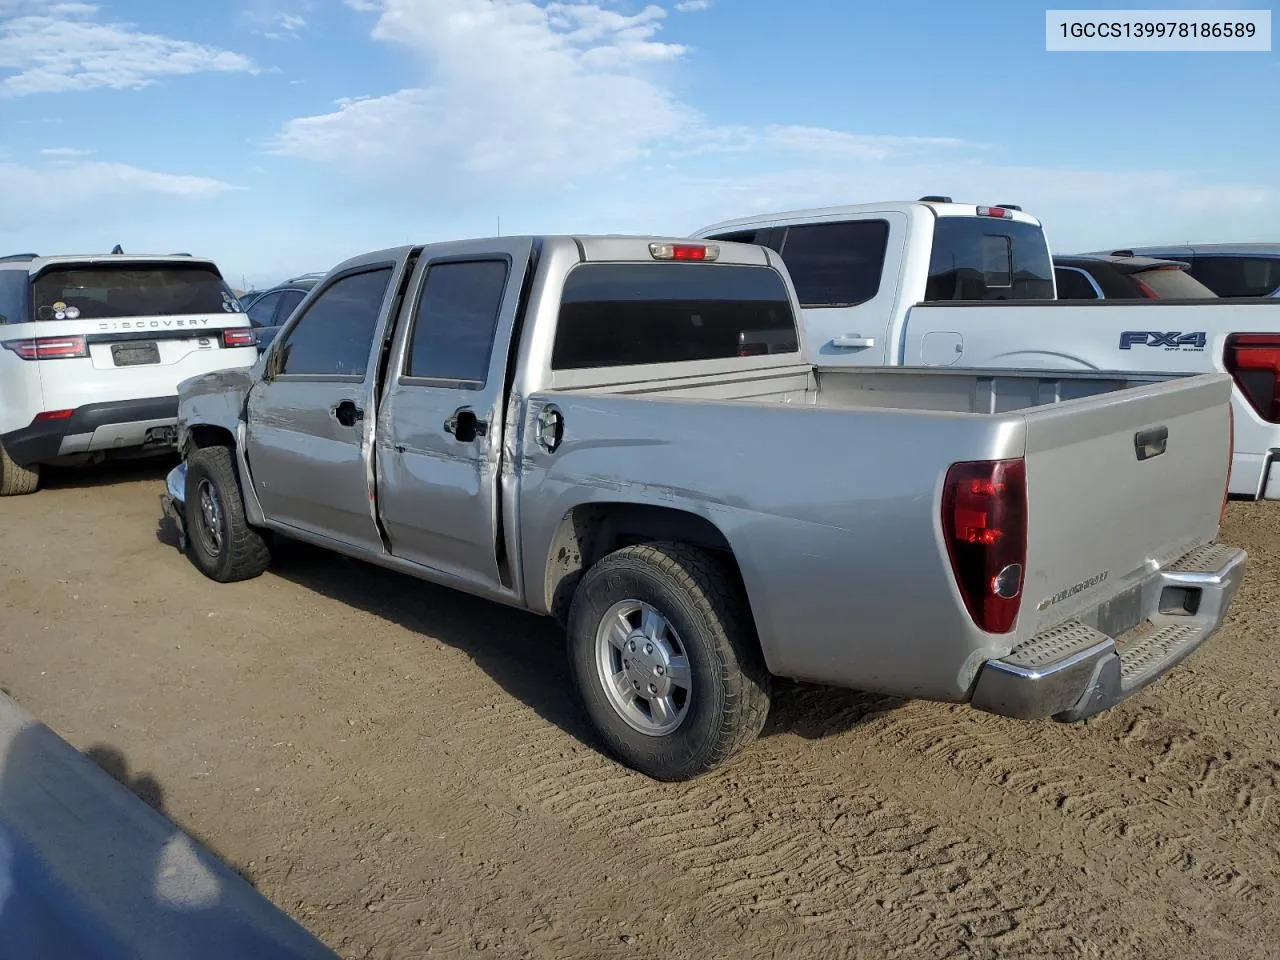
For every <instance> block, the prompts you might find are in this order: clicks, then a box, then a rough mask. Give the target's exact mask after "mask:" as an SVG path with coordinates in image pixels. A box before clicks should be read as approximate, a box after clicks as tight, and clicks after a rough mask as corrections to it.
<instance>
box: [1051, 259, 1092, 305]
mask: <svg viewBox="0 0 1280 960" xmlns="http://www.w3.org/2000/svg"><path fill="white" fill-rule="evenodd" d="M1053 275H1054V277H1056V278H1057V281H1058V299H1059V300H1097V299H1098V294H1097V293H1096V292H1095V291H1094V289H1093V286H1092V285H1091V284H1090V283H1089V281H1088V279H1086V277H1085V275H1084V274H1083V273H1081V272H1080V271H1079V270H1076V269H1074V268H1068V267H1057V268H1055V269H1054V271H1053Z"/></svg>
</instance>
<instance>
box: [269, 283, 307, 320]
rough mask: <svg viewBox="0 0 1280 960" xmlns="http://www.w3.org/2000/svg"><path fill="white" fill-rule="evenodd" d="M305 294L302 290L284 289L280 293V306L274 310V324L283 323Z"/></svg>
mask: <svg viewBox="0 0 1280 960" xmlns="http://www.w3.org/2000/svg"><path fill="white" fill-rule="evenodd" d="M305 296H306V293H304V292H303V291H302V290H285V291H284V292H282V293H281V294H280V308H279V309H278V310H276V318H275V320H274V321H273V322H274V323H275V325H276V326H279V325H280V324H282V323H284V322H285V321H286V320H288V319H289V315H290V314H292V313H293V311H294V310H296V309H297V307H298V304H300V303H301V302H302V299H303V298H304V297H305Z"/></svg>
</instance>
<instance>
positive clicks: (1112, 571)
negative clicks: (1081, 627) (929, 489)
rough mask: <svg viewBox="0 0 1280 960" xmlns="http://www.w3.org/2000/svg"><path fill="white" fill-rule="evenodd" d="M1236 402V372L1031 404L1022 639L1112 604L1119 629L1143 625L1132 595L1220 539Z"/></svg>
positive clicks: (1112, 620) (1112, 615)
mask: <svg viewBox="0 0 1280 960" xmlns="http://www.w3.org/2000/svg"><path fill="white" fill-rule="evenodd" d="M1230 401H1231V380H1230V378H1229V377H1227V376H1225V375H1222V374H1204V375H1199V376H1193V377H1182V378H1177V379H1172V380H1167V381H1164V382H1162V383H1152V384H1146V385H1143V386H1139V387H1134V388H1130V389H1126V390H1121V391H1117V392H1115V393H1111V394H1103V395H1099V396H1095V397H1089V398H1085V399H1080V400H1070V401H1066V402H1063V403H1060V404H1055V405H1052V406H1044V407H1039V408H1036V409H1034V410H1029V411H1028V412H1027V414H1026V420H1027V440H1026V468H1027V509H1028V517H1027V519H1028V523H1027V536H1028V542H1027V566H1026V578H1025V582H1024V588H1023V602H1022V608H1021V615H1020V617H1019V620H1018V636H1019V638H1026V637H1029V636H1031V635H1033V634H1036V633H1038V632H1040V631H1041V630H1043V629H1046V628H1047V627H1050V626H1052V625H1054V624H1057V623H1061V622H1062V621H1063V620H1065V619H1067V618H1069V617H1072V616H1075V615H1076V614H1077V613H1079V612H1080V611H1085V610H1093V609H1095V608H1097V607H1098V606H1099V605H1100V604H1102V603H1103V602H1105V601H1108V600H1114V603H1113V604H1112V607H1113V608H1114V609H1110V610H1109V611H1108V617H1109V621H1110V623H1109V625H1110V626H1111V627H1112V628H1114V629H1115V630H1117V632H1123V630H1124V629H1127V628H1128V627H1131V626H1135V625H1136V623H1137V620H1138V610H1137V605H1136V599H1135V603H1133V604H1129V603H1126V602H1125V595H1126V591H1128V590H1130V589H1131V588H1133V587H1134V586H1135V584H1137V583H1138V582H1139V581H1141V580H1142V579H1144V578H1149V577H1150V575H1151V574H1152V573H1153V572H1154V570H1155V568H1156V567H1158V566H1163V565H1166V564H1168V563H1171V562H1173V561H1174V560H1177V559H1178V558H1179V557H1181V556H1182V555H1184V554H1185V553H1187V552H1188V551H1190V550H1191V549H1193V548H1194V547H1196V546H1199V545H1200V544H1203V543H1206V542H1208V541H1211V540H1213V539H1214V538H1215V537H1216V535H1217V530H1218V525H1219V522H1220V519H1221V511H1222V503H1223V497H1224V494H1225V492H1226V484H1227V473H1228V458H1229V456H1230V453H1229V448H1230V442H1231V439H1230V433H1231V424H1230ZM1129 607H1133V609H1132V611H1129V610H1128V609H1127V608H1129ZM1130 618H1132V619H1133V620H1134V622H1133V623H1128V622H1127V620H1128V619H1130Z"/></svg>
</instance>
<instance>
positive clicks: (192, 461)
mask: <svg viewBox="0 0 1280 960" xmlns="http://www.w3.org/2000/svg"><path fill="white" fill-rule="evenodd" d="M205 484H207V485H208V488H207V489H208V493H209V494H210V495H211V497H212V498H214V502H215V504H216V507H217V510H216V513H215V516H216V517H217V522H216V523H211V524H206V522H205V515H204V510H203V508H202V506H201V501H202V496H203V493H204V492H205V489H204V486H205ZM185 497H186V499H185V502H184V508H183V509H184V518H185V520H186V526H187V555H188V556H189V557H190V558H191V562H192V563H193V564H195V566H196V569H197V570H199V571H200V572H201V573H203V574H204V575H205V576H206V577H208V578H209V579H211V580H217V581H218V582H219V583H231V582H233V581H236V580H250V579H252V578H254V577H256V576H259V575H260V574H261V573H262V572H263V571H264V570H266V569H267V565H268V564H269V563H270V562H271V550H270V548H269V547H268V546H267V540H266V537H265V536H264V534H263V531H259V530H257V529H255V528H253V527H251V526H249V522H248V521H247V520H246V519H245V515H244V497H243V496H242V494H241V491H240V481H239V479H238V478H237V477H236V467H235V459H234V458H233V456H232V454H231V451H230V450H229V449H227V448H226V447H202V448H201V449H199V450H197V451H196V452H195V453H194V454H192V456H191V457H190V458H189V459H188V460H187V489H186V493H185ZM215 529H216V531H217V534H218V536H216V537H215V536H214V531H215Z"/></svg>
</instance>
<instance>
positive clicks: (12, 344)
mask: <svg viewBox="0 0 1280 960" xmlns="http://www.w3.org/2000/svg"><path fill="white" fill-rule="evenodd" d="M4 348H5V349H6V350H12V351H13V352H14V353H16V354H17V355H18V356H20V357H21V358H22V359H23V360H67V359H74V358H76V357H87V356H88V355H89V345H88V344H87V343H86V342H85V339H84V337H33V338H31V339H30V340H6V341H4Z"/></svg>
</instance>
